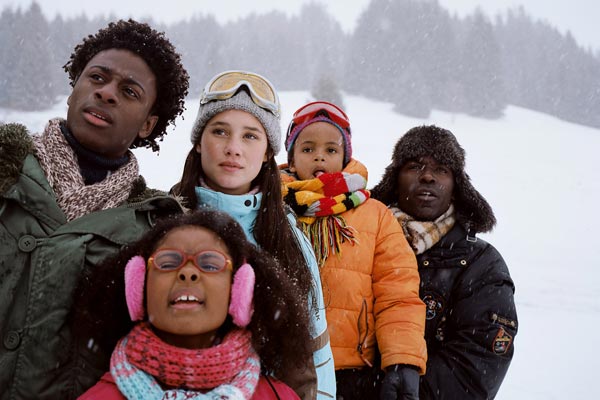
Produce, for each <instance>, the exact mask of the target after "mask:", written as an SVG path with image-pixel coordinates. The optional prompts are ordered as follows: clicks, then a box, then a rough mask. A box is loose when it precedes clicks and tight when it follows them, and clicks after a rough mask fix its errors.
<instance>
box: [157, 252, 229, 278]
mask: <svg viewBox="0 0 600 400" xmlns="http://www.w3.org/2000/svg"><path fill="white" fill-rule="evenodd" d="M188 261H191V262H192V264H194V265H195V266H196V268H198V269H199V270H200V271H202V272H206V273H208V274H214V273H217V272H221V271H224V270H226V269H229V270H230V269H232V264H231V260H230V259H228V258H227V257H225V255H224V254H223V253H221V252H219V251H216V250H206V251H201V252H199V253H196V254H186V253H184V252H183V251H181V250H176V249H160V250H158V251H156V252H155V253H154V254H152V256H150V258H149V259H148V264H152V265H153V266H154V268H156V269H157V270H159V271H161V272H172V271H177V270H179V269H181V268H182V267H183V266H184V265H185V264H187V263H188Z"/></svg>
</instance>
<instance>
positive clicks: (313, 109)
mask: <svg viewBox="0 0 600 400" xmlns="http://www.w3.org/2000/svg"><path fill="white" fill-rule="evenodd" d="M319 111H325V112H326V113H327V115H328V116H329V119H331V120H332V121H333V122H335V123H336V124H338V125H339V126H341V127H342V128H344V129H348V128H349V127H350V119H348V116H347V115H346V113H345V112H344V111H342V109H341V108H339V107H338V106H336V105H335V104H333V103H329V102H327V101H313V102H312V103H308V104H306V105H304V106H302V107H300V108H299V109H298V110H297V111H296V112H295V113H294V115H293V116H292V123H291V124H290V125H292V124H294V125H300V124H302V123H304V122H306V121H308V120H311V119H313V118H314V117H315V116H316V115H317V114H318V113H319Z"/></svg>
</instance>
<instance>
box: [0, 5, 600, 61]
mask: <svg viewBox="0 0 600 400" xmlns="http://www.w3.org/2000/svg"><path fill="white" fill-rule="evenodd" d="M31 1H32V0H0V6H1V8H4V6H6V5H10V6H12V7H17V6H20V7H22V8H27V7H29V5H30V4H31ZM310 1H313V2H318V3H323V4H325V5H326V7H327V9H328V10H329V11H330V13H331V14H332V15H334V16H335V17H336V18H338V19H339V20H340V23H341V24H342V27H343V28H344V29H346V30H348V31H350V30H352V29H353V28H354V24H355V23H356V19H357V17H358V15H359V14H360V13H361V11H362V10H363V9H364V8H365V7H366V6H367V4H368V3H369V0H329V1H327V0H170V1H169V0H167V1H165V0H101V1H98V0H95V1H88V0H42V1H40V0H38V3H39V4H40V5H41V7H42V9H43V10H44V12H45V13H46V14H47V15H48V16H49V17H54V16H55V15H56V14H57V13H60V14H62V15H64V16H75V15H80V14H82V13H85V14H87V15H88V16H91V15H96V14H104V15H107V14H109V13H110V12H111V11H112V12H113V13H114V14H115V15H116V16H118V17H129V16H132V17H137V18H140V17H144V16H152V17H153V19H155V20H159V21H163V22H173V21H177V20H181V19H184V18H187V17H190V16H192V15H194V14H213V15H215V16H216V18H217V20H219V21H221V22H223V21H227V20H231V19H236V18H239V17H241V16H245V15H247V14H249V13H252V12H254V13H264V12H267V11H270V10H273V9H277V10H280V11H284V12H286V13H288V14H294V13H296V12H297V11H298V10H299V9H300V6H301V5H302V4H303V3H308V2H310ZM438 1H439V2H440V4H442V5H443V6H444V7H445V8H447V9H449V10H450V11H452V12H456V13H457V14H458V15H459V16H464V15H466V14H470V13H472V12H473V10H474V9H475V8H476V7H480V8H481V9H482V10H483V11H484V12H485V13H486V14H488V15H490V16H494V15H496V13H497V12H499V11H504V10H506V9H507V8H513V7H516V6H518V5H521V4H523V6H524V8H525V10H526V11H527V12H528V13H529V14H530V15H532V16H533V17H535V18H538V19H542V20H545V21H548V22H549V23H551V24H552V25H554V26H556V27H557V28H558V29H559V30H560V31H561V32H563V33H564V32H566V31H567V30H570V31H571V33H572V34H573V36H574V37H575V39H576V40H577V42H578V43H579V44H581V45H583V46H585V47H591V48H592V49H593V50H594V51H600V28H599V27H598V25H599V21H600V1H598V0H438Z"/></svg>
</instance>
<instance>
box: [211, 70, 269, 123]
mask: <svg viewBox="0 0 600 400" xmlns="http://www.w3.org/2000/svg"><path fill="white" fill-rule="evenodd" d="M242 86H245V87H246V88H248V91H249V92H250V97H252V101H253V102H254V104H256V105H257V106H259V107H260V108H264V109H265V110H267V111H270V112H272V113H273V114H274V115H275V116H276V117H279V115H280V114H281V105H280V103H279V97H278V96H277V92H275V88H274V87H273V85H272V84H271V82H269V81H268V80H267V78H265V77H263V76H260V75H258V74H255V73H253V72H246V71H226V72H223V73H221V74H219V75H217V76H215V77H214V78H212V79H211V80H210V81H209V82H208V83H207V84H206V86H205V87H204V91H203V92H202V97H200V104H206V103H208V102H210V101H214V100H226V99H229V98H231V97H233V96H234V95H235V94H236V93H237V91H238V90H239V89H240V88H241V87H242Z"/></svg>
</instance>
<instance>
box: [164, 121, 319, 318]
mask: <svg viewBox="0 0 600 400" xmlns="http://www.w3.org/2000/svg"><path fill="white" fill-rule="evenodd" d="M203 134H204V131H202V132H201V133H200V135H199V136H198V142H200V140H201V139H202V135H203ZM196 145H197V143H194V146H193V147H192V149H191V150H190V152H189V153H188V155H187V158H186V160H185V165H184V167H183V174H182V176H181V181H180V182H179V183H177V184H176V185H175V186H173V188H172V189H171V192H172V193H173V194H175V195H179V196H182V197H183V203H184V205H185V206H186V207H188V208H190V209H192V210H195V209H197V208H198V198H197V196H196V191H195V188H196V186H198V183H199V182H200V177H201V176H202V174H203V171H202V158H201V154H200V153H198V152H197V151H196ZM257 186H258V187H259V188H260V191H261V192H262V194H263V196H262V200H261V205H260V206H261V210H260V212H259V213H258V217H257V218H256V222H255V224H254V239H255V240H256V243H258V245H259V246H260V247H261V248H262V249H264V250H265V251H267V252H268V253H269V254H271V255H272V256H273V257H275V258H276V259H277V260H278V261H279V265H281V268H282V269H283V271H284V272H285V273H286V274H287V275H288V276H289V277H290V278H291V279H293V280H294V281H295V282H296V283H297V284H298V286H299V288H300V290H301V291H302V292H303V293H304V294H305V295H306V299H308V298H309V295H310V299H311V300H312V304H311V305H312V306H313V310H316V307H317V300H316V299H317V296H316V293H315V285H314V282H313V279H312V275H311V273H310V270H309V268H308V261H307V260H306V258H305V256H304V253H303V252H302V247H301V245H300V242H299V240H298V238H297V237H296V234H295V233H294V232H293V230H292V226H291V225H290V223H289V221H288V217H287V213H286V209H285V208H284V203H283V198H282V195H281V177H280V175H279V169H278V166H277V162H276V160H275V154H274V152H273V149H272V147H271V144H270V143H269V144H268V146H267V161H266V162H264V163H263V165H262V167H261V169H260V171H259V173H258V175H257V176H256V178H254V180H253V181H252V184H251V187H257ZM314 312H316V311H314Z"/></svg>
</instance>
